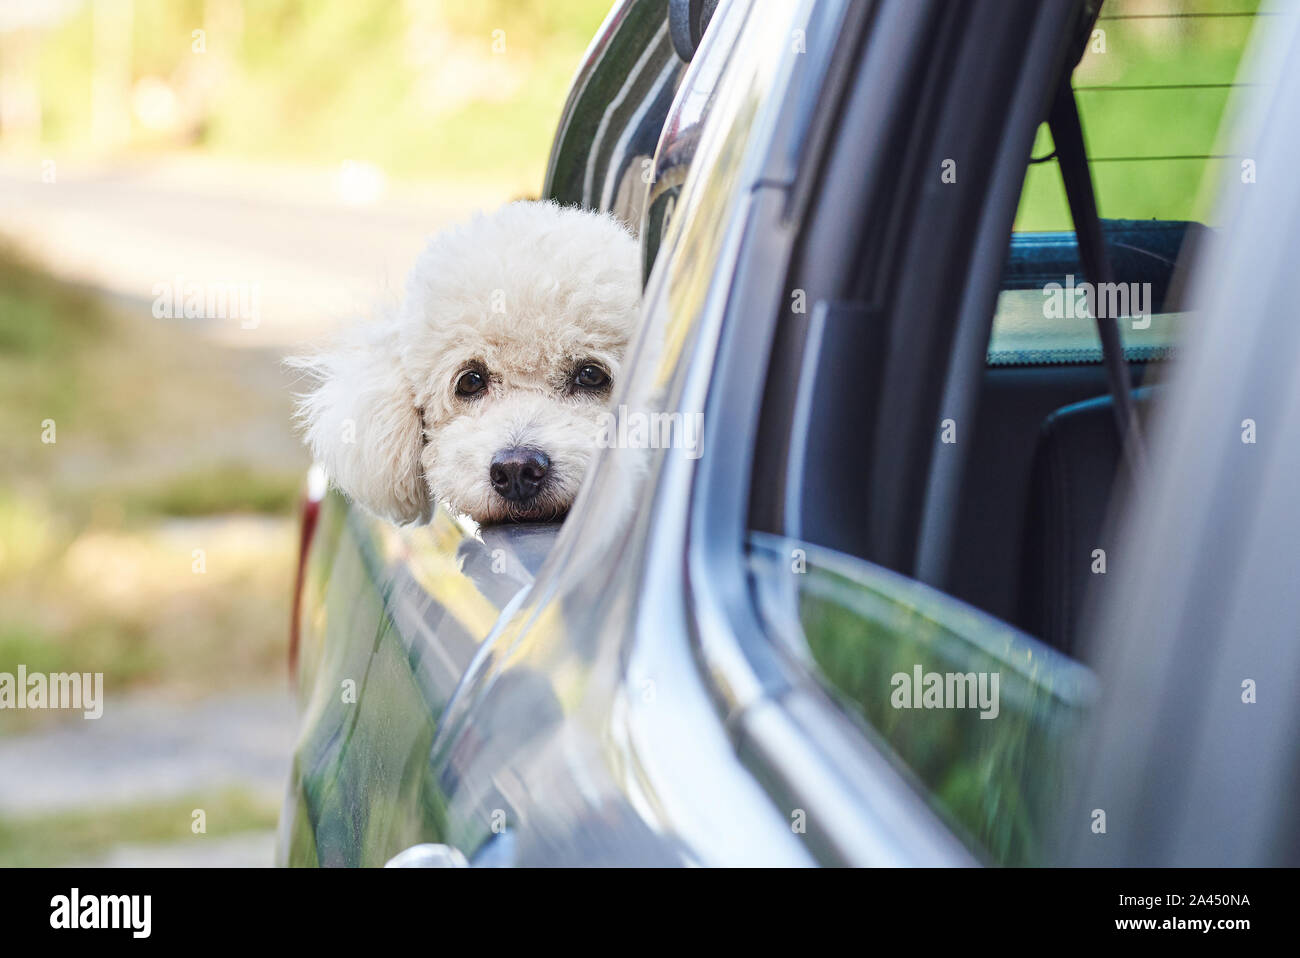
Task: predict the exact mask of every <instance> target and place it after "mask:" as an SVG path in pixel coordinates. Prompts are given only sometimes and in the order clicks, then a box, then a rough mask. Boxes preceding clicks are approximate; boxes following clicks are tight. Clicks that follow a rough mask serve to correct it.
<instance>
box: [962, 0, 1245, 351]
mask: <svg viewBox="0 0 1300 958" xmlns="http://www.w3.org/2000/svg"><path fill="white" fill-rule="evenodd" d="M1259 7H1260V4H1259V3H1258V0H1224V2H1221V3H1216V4H1214V7H1213V9H1202V8H1199V7H1198V8H1197V9H1195V10H1192V9H1191V8H1190V7H1189V6H1188V5H1185V4H1169V5H1164V4H1162V5H1159V6H1153V5H1152V4H1150V3H1146V2H1143V0H1107V2H1106V3H1104V4H1103V5H1102V9H1101V15H1100V17H1099V18H1098V20H1097V22H1096V24H1095V27H1094V29H1093V32H1092V36H1091V38H1090V40H1089V42H1088V45H1087V47H1086V49H1085V53H1084V55H1083V58H1082V60H1081V61H1080V63H1079V65H1078V66H1077V67H1076V68H1075V71H1074V76H1073V82H1074V89H1075V97H1076V100H1077V102H1078V104H1079V114H1080V118H1081V120H1082V123H1083V128H1084V135H1085V139H1086V142H1087V148H1088V156H1089V163H1090V166H1091V172H1092V179H1093V184H1094V187H1095V190H1096V195H1097V204H1098V208H1099V211H1100V214H1101V216H1102V217H1103V218H1104V219H1105V220H1106V221H1107V222H1106V232H1107V236H1108V240H1109V243H1110V246H1111V251H1112V252H1111V259H1112V262H1113V264H1114V267H1115V273H1116V278H1117V280H1119V282H1118V283H1117V284H1115V287H1114V288H1111V289H1107V290H1100V291H1099V290H1094V289H1091V288H1090V287H1089V286H1088V284H1087V283H1086V282H1085V278H1084V277H1082V276H1080V275H1078V273H1079V270H1078V268H1077V256H1076V255H1075V253H1074V234H1073V227H1072V225H1071V220H1070V212H1069V206H1068V204H1067V202H1066V198H1065V191H1064V188H1063V187H1062V184H1061V176H1060V171H1059V170H1058V169H1057V165H1056V163H1055V162H1054V161H1053V160H1052V159H1051V157H1052V156H1053V153H1052V150H1053V144H1052V138H1051V135H1050V133H1049V132H1048V129H1047V126H1046V124H1044V125H1043V126H1042V127H1041V128H1040V129H1039V132H1038V137H1037V140H1036V142H1035V144H1034V149H1033V156H1034V158H1035V160H1036V162H1032V163H1030V164H1029V167H1028V170H1027V172H1026V175H1025V183H1024V189H1023V191H1022V194H1021V198H1020V204H1019V207H1018V209H1017V213H1016V225H1015V235H1014V236H1013V238H1012V244H1011V255H1010V257H1009V261H1008V266H1007V269H1006V272H1005V274H1004V277H1003V291H1002V293H1001V295H1000V297H999V301H998V308H997V312H996V315H995V318H994V325H993V335H992V338H991V340H990V343H989V355H988V359H989V364H990V365H992V366H1006V365H1030V364H1036V363H1052V362H1100V361H1101V350H1100V347H1099V346H1098V344H1097V342H1096V333H1095V329H1094V328H1093V326H1092V322H1091V316H1092V315H1093V313H1092V312H1091V311H1092V310H1096V309H1098V308H1100V309H1103V310H1108V311H1110V312H1111V314H1112V315H1115V316H1116V317H1117V318H1118V317H1129V318H1132V319H1133V321H1132V322H1125V323H1121V324H1120V332H1121V337H1122V338H1123V340H1124V344H1125V349H1126V352H1127V353H1128V358H1129V359H1130V360H1131V361H1147V360H1152V359H1163V358H1165V357H1166V356H1167V355H1168V354H1169V352H1170V350H1171V348H1172V346H1173V345H1174V344H1175V343H1176V340H1177V336H1178V333H1179V330H1180V329H1182V328H1184V322H1183V316H1182V315H1181V314H1182V313H1183V309H1182V305H1183V304H1182V290H1183V288H1184V287H1185V280H1184V278H1183V277H1181V276H1179V275H1177V269H1178V265H1179V260H1180V254H1182V253H1183V251H1184V250H1185V249H1186V250H1187V251H1189V252H1190V250H1191V249H1192V248H1193V246H1194V244H1195V243H1196V242H1197V241H1198V239H1199V238H1200V236H1201V235H1202V233H1203V232H1204V228H1205V227H1206V226H1210V225H1213V218H1214V209H1215V204H1214V190H1215V188H1216V187H1217V186H1218V185H1219V184H1220V183H1221V182H1222V180H1223V177H1224V174H1225V172H1227V171H1226V170H1225V167H1228V166H1231V167H1233V168H1234V169H1235V168H1237V167H1240V169H1241V176H1242V177H1243V182H1245V181H1246V180H1248V179H1250V178H1251V177H1253V175H1254V171H1253V169H1251V166H1250V160H1249V158H1247V157H1238V156H1235V155H1233V154H1232V153H1231V151H1230V150H1229V149H1228V148H1227V147H1226V146H1225V144H1224V138H1225V133H1226V129H1225V127H1226V124H1225V123H1224V120H1225V118H1226V117H1227V116H1228V115H1229V112H1230V110H1229V107H1230V103H1231V102H1232V98H1233V96H1234V95H1235V94H1236V93H1237V90H1238V88H1239V85H1240V84H1239V80H1238V72H1239V66H1240V64H1241V60H1242V56H1243V53H1244V51H1245V49H1246V44H1247V41H1248V39H1249V37H1250V34H1251V31H1252V29H1254V27H1255V26H1256V24H1257V23H1258V22H1259V21H1260V20H1261V19H1263V18H1266V17H1267V16H1268V12H1267V10H1265V11H1263V12H1261V11H1260V10H1259Z"/></svg>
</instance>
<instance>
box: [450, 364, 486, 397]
mask: <svg viewBox="0 0 1300 958" xmlns="http://www.w3.org/2000/svg"><path fill="white" fill-rule="evenodd" d="M486 386H487V379H486V377H484V375H483V374H482V373H481V372H479V371H478V370H477V369H467V370H465V371H464V372H463V373H461V374H460V378H459V379H457V380H456V395H457V396H473V395H475V394H477V393H481V392H482V391H483V389H484V388H485V387H486Z"/></svg>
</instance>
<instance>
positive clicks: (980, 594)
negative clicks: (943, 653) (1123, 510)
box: [948, 3, 1253, 657]
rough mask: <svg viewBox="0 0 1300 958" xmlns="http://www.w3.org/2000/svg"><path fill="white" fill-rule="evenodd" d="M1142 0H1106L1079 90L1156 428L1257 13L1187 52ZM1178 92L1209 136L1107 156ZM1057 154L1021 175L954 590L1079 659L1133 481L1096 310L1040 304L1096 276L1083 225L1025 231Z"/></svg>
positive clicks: (1132, 361)
mask: <svg viewBox="0 0 1300 958" xmlns="http://www.w3.org/2000/svg"><path fill="white" fill-rule="evenodd" d="M1131 6H1132V5H1127V6H1126V5H1123V4H1116V3H1111V4H1106V5H1104V6H1103V8H1102V10H1101V16H1100V18H1099V19H1098V21H1097V22H1096V24H1095V26H1094V37H1099V36H1101V35H1102V34H1101V33H1098V32H1096V31H1103V32H1104V35H1105V42H1102V43H1096V42H1090V44H1089V45H1088V47H1087V48H1086V50H1085V53H1084V56H1083V58H1082V59H1081V61H1080V63H1079V65H1078V66H1077V67H1076V68H1075V71H1074V78H1073V86H1074V91H1075V94H1074V95H1075V98H1076V100H1077V102H1078V103H1079V112H1080V114H1081V120H1082V124H1083V128H1084V131H1085V134H1086V135H1087V138H1088V141H1089V158H1088V162H1089V167H1090V171H1091V174H1092V178H1093V181H1094V183H1095V184H1096V191H1097V200H1098V204H1097V205H1098V206H1099V207H1100V209H1101V211H1103V212H1109V211H1110V210H1111V209H1112V208H1113V209H1114V211H1115V212H1117V213H1120V214H1121V215H1123V216H1125V217H1127V218H1125V219H1113V218H1109V219H1103V220H1102V221H1101V226H1102V232H1103V235H1104V238H1105V246H1106V252H1107V255H1108V258H1109V260H1110V266H1111V270H1112V274H1113V279H1114V281H1115V282H1117V283H1120V284H1122V285H1123V286H1125V287H1127V288H1128V289H1129V290H1133V291H1138V290H1146V291H1147V300H1148V301H1147V302H1146V303H1145V304H1144V309H1145V310H1147V311H1149V313H1150V315H1149V316H1145V317H1142V318H1141V319H1135V320H1134V321H1133V322H1129V321H1127V317H1120V321H1119V323H1118V327H1119V332H1120V335H1121V338H1122V340H1123V358H1124V363H1125V366H1126V367H1127V370H1126V371H1127V376H1128V378H1129V381H1130V383H1131V386H1132V396H1133V400H1134V405H1135V409H1136V413H1137V418H1138V421H1139V423H1140V424H1141V426H1142V427H1144V428H1143V432H1144V433H1147V434H1149V432H1150V429H1149V428H1147V427H1149V420H1150V418H1151V417H1152V416H1153V415H1154V414H1155V413H1157V412H1158V410H1159V408H1160V395H1161V388H1160V385H1159V382H1160V380H1161V379H1162V378H1164V377H1165V375H1166V373H1167V372H1168V369H1167V366H1168V363H1169V362H1170V361H1171V360H1172V359H1173V358H1174V356H1175V354H1176V347H1177V340H1178V337H1179V335H1180V333H1181V332H1182V330H1183V328H1184V324H1185V322H1186V321H1187V317H1188V315H1189V314H1188V313H1187V312H1186V308H1187V307H1186V304H1185V302H1184V299H1185V295H1186V289H1187V286H1188V272H1189V262H1190V261H1191V260H1193V258H1194V254H1195V251H1196V250H1197V249H1198V248H1199V246H1200V243H1201V242H1202V241H1203V239H1204V236H1205V234H1206V231H1207V229H1208V227H1207V226H1206V225H1205V223H1204V222H1201V221H1198V219H1208V217H1209V215H1210V211H1209V204H1208V203H1207V202H1206V201H1205V200H1203V199H1200V198H1199V197H1194V196H1191V195H1188V194H1191V193H1194V192H1195V191H1194V190H1193V189H1192V187H1195V186H1203V185H1204V182H1205V181H1206V180H1212V179H1213V174H1217V173H1218V172H1220V163H1222V162H1223V161H1224V159H1225V158H1224V157H1222V156H1218V155H1216V149H1215V142H1214V140H1213V139H1212V138H1213V137H1215V136H1217V134H1218V127H1219V122H1220V119H1221V117H1222V115H1223V111H1224V108H1225V107H1226V104H1227V101H1228V97H1229V95H1230V93H1231V90H1232V88H1233V86H1234V85H1235V84H1234V80H1233V73H1234V71H1235V66H1236V59H1235V58H1234V57H1233V53H1235V54H1236V56H1240V53H1241V51H1242V49H1243V48H1244V44H1245V39H1246V36H1247V34H1248V31H1249V27H1250V25H1251V24H1250V21H1251V20H1252V19H1253V18H1251V17H1236V18H1233V19H1232V20H1229V21H1227V23H1226V25H1225V24H1224V23H1222V22H1221V23H1220V24H1218V25H1216V30H1217V31H1218V34H1219V43H1220V46H1221V47H1223V48H1224V51H1225V52H1224V56H1223V57H1222V58H1220V59H1217V60H1211V61H1209V62H1204V63H1197V62H1186V61H1184V60H1183V59H1182V58H1181V57H1180V56H1179V54H1178V53H1177V51H1178V50H1179V49H1180V46H1181V45H1182V44H1184V43H1186V41H1187V36H1188V30H1189V28H1188V27H1187V26H1186V24H1185V21H1180V19H1179V18H1178V17H1177V16H1176V15H1171V14H1167V13H1166V14H1164V15H1156V14H1145V15H1143V17H1142V18H1141V19H1137V18H1132V17H1133V13H1132V12H1131V11H1130V10H1129V7H1131ZM1162 31H1163V33H1162ZM1130 47H1132V48H1135V51H1136V52H1135V54H1134V55H1132V56H1131V58H1132V62H1130V63H1125V64H1123V66H1122V68H1121V69H1122V76H1121V77H1120V78H1117V80H1108V82H1105V83H1098V82H1096V81H1095V80H1094V79H1093V78H1094V77H1098V76H1107V75H1114V74H1115V73H1116V72H1117V71H1116V70H1115V66H1114V63H1113V60H1114V58H1116V57H1117V56H1123V55H1125V53H1124V51H1126V50H1127V49H1128V48H1130ZM1107 57H1110V58H1112V59H1111V60H1110V61H1107ZM1144 58H1145V59H1144ZM1129 77H1133V78H1135V79H1139V80H1142V81H1144V82H1138V83H1133V82H1129ZM1153 81H1154V82H1153ZM1125 98H1127V100H1128V103H1124V102H1123V100H1124V99H1125ZM1134 100H1136V101H1138V103H1139V104H1140V106H1137V108H1136V109H1135V104H1134V103H1133V101H1134ZM1174 104H1190V106H1191V109H1192V111H1193V112H1194V114H1195V116H1196V122H1193V123H1191V124H1188V125H1189V126H1191V127H1193V128H1194V129H1195V131H1196V132H1197V133H1199V135H1200V136H1201V139H1200V141H1199V142H1195V143H1189V144H1188V150H1187V152H1186V153H1179V154H1178V155H1176V156H1170V155H1168V154H1167V151H1168V147H1167V146H1164V145H1163V144H1160V143H1158V142H1155V139H1156V137H1155V136H1154V131H1155V130H1159V129H1162V127H1161V126H1160V124H1158V123H1153V134H1149V135H1146V136H1142V137H1137V136H1135V137H1132V138H1130V139H1127V140H1120V141H1119V145H1122V146H1123V147H1124V149H1125V151H1126V152H1124V153H1123V154H1118V155H1109V152H1108V151H1107V152H1101V151H1105V150H1106V148H1107V147H1108V146H1109V145H1110V143H1112V142H1115V141H1116V140H1117V138H1116V136H1115V135H1114V134H1113V133H1112V132H1111V127H1112V126H1113V125H1114V124H1115V123H1117V122H1131V120H1130V119H1129V116H1130V114H1132V113H1134V112H1138V113H1146V112H1148V111H1150V113H1151V114H1154V113H1155V112H1156V111H1160V110H1168V109H1170V107H1171V106H1173V105H1174ZM1152 118H1153V120H1154V119H1155V117H1154V116H1153V117H1152ZM1042 139H1043V138H1042V137H1041V136H1040V140H1042ZM1099 147H1100V150H1099ZM1054 154H1055V151H1052V152H1047V153H1045V155H1043V156H1035V157H1034V158H1032V159H1031V160H1030V164H1029V166H1028V170H1027V173H1026V185H1025V192H1024V194H1023V195H1022V201H1021V210H1020V214H1019V215H1018V218H1017V231H1016V232H1015V233H1014V234H1013V235H1012V237H1011V243H1010V251H1009V255H1008V259H1007V263H1006V267H1005V269H1004V272H1003V276H1002V293H1001V295H1000V297H999V303H998V309H997V313H996V315H995V317H994V323H993V331H992V335H991V337H990V341H989V347H988V356H987V363H986V369H985V372H984V375H983V380H982V382H981V384H980V388H979V398H978V405H977V408H978V419H977V422H976V424H975V431H974V438H973V442H974V448H973V450H972V452H971V453H970V460H969V465H968V468H967V471H966V474H965V475H966V484H965V486H964V487H963V491H962V498H961V502H960V509H959V519H958V526H957V534H956V536H955V538H954V548H953V553H952V561H951V565H950V568H949V576H950V579H949V582H948V591H950V592H951V593H952V594H953V595H955V596H957V597H958V598H961V599H963V600H965V601H967V602H969V603H971V604H972V605H975V606H976V607H978V608H980V609H983V610H985V611H987V612H989V613H991V614H993V615H995V616H997V617H999V618H1001V619H1003V620H1005V621H1008V622H1011V623H1012V624H1014V625H1016V626H1018V627H1019V628H1021V629H1022V630H1024V631H1025V632H1027V633H1029V634H1030V635H1033V636H1036V637H1038V638H1040V639H1042V640H1043V641H1045V642H1046V643H1047V644H1049V645H1051V646H1052V647H1054V648H1056V649H1058V650H1060V651H1062V652H1065V653H1067V654H1071V655H1074V656H1075V657H1084V656H1086V652H1085V650H1083V649H1081V648H1080V645H1079V638H1080V637H1079V631H1080V619H1081V616H1082V615H1083V613H1084V610H1085V609H1086V607H1087V603H1088V602H1089V600H1090V598H1091V599H1093V600H1095V599H1096V598H1098V597H1099V596H1100V595H1101V594H1102V592H1103V590H1104V589H1105V584H1106V583H1107V581H1108V580H1107V578H1106V575H1107V574H1112V573H1113V572H1114V571H1115V570H1114V569H1110V568H1107V567H1106V566H1105V565H1104V564H1099V563H1104V562H1105V561H1106V559H1107V558H1110V557H1112V556H1113V552H1112V550H1111V548H1110V546H1111V544H1112V541H1113V530H1112V528H1111V527H1112V525H1113V521H1114V514H1115V513H1116V512H1117V511H1118V507H1119V504H1120V502H1121V501H1122V493H1123V491H1124V488H1125V481H1126V480H1128V479H1130V478H1132V477H1131V475H1130V474H1129V471H1128V469H1127V466H1126V462H1125V460H1126V457H1125V455H1124V451H1123V449H1122V445H1121V440H1120V436H1119V434H1118V430H1117V429H1116V424H1115V417H1114V410H1113V404H1114V397H1113V396H1112V394H1111V393H1110V392H1109V391H1108V384H1107V377H1106V373H1105V369H1104V366H1103V350H1102V347H1101V343H1100V342H1099V339H1098V330H1097V328H1096V326H1095V325H1093V323H1092V322H1091V321H1090V320H1089V319H1088V318H1086V316H1078V315H1076V316H1069V315H1067V316H1064V317H1063V316H1061V315H1059V314H1054V313H1052V312H1051V311H1049V310H1047V309H1045V308H1044V300H1045V295H1046V294H1045V291H1044V290H1045V287H1046V285H1047V284H1049V283H1058V284H1062V285H1063V286H1068V285H1069V284H1070V283H1071V282H1072V281H1074V282H1080V281H1081V279H1080V277H1081V275H1083V274H1085V273H1086V271H1085V270H1084V269H1082V263H1081V257H1080V250H1079V245H1078V242H1077V240H1076V238H1075V235H1074V231H1073V230H1070V229H1066V230H1059V231H1058V230H1048V231H1037V230H1030V229H1021V221H1022V220H1028V221H1030V222H1029V223H1027V224H1026V225H1029V226H1034V225H1036V224H1035V223H1034V222H1032V221H1033V220H1034V218H1035V217H1034V214H1033V212H1032V211H1031V210H1030V209H1028V207H1030V206H1031V204H1032V203H1033V200H1034V199H1035V197H1036V195H1037V194H1036V191H1038V192H1041V191H1042V189H1043V183H1042V180H1043V179H1044V178H1046V176H1048V175H1052V174H1056V172H1057V171H1056V170H1053V169H1050V168H1051V167H1053V166H1055V165H1056V164H1055V163H1053V162H1050V161H1051V160H1052V159H1054V158H1055V156H1054ZM1171 179H1172V180H1175V181H1177V182H1179V183H1185V184H1188V186H1187V188H1186V189H1185V192H1184V193H1183V194H1182V195H1181V196H1180V195H1177V194H1174V195H1172V196H1171V195H1170V194H1168V193H1165V194H1163V195H1157V196H1148V195H1146V194H1145V193H1144V191H1143V184H1146V183H1149V182H1151V181H1155V182H1161V181H1167V180H1171ZM1198 180H1199V181H1200V182H1199V183H1198ZM1135 200H1136V201H1137V202H1134V201H1135ZM1040 208H1041V207H1040ZM1183 211H1194V212H1195V213H1196V214H1197V216H1198V219H1192V218H1190V217H1188V218H1181V216H1180V218H1175V216H1174V215H1171V213H1173V214H1181V215H1185V213H1184V212H1183ZM1056 215H1057V216H1058V217H1061V218H1062V219H1064V217H1063V216H1062V215H1061V214H1060V213H1058V214H1056ZM1047 218H1050V217H1047ZM1063 225H1072V224H1063ZM1094 550H1102V552H1103V553H1104V556H1103V555H1102V554H1099V553H1096V552H1094ZM1101 573H1104V574H1101Z"/></svg>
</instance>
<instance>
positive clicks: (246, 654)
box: [0, 248, 306, 732]
mask: <svg viewBox="0 0 1300 958" xmlns="http://www.w3.org/2000/svg"><path fill="white" fill-rule="evenodd" d="M0 289H2V290H3V299H2V300H0V302H2V304H3V306H4V308H3V309H2V310H0V382H3V383H4V390H3V391H4V402H3V403H0V439H2V440H3V443H4V447H5V455H4V457H3V458H2V459H0V663H10V665H12V664H14V663H17V662H23V663H25V664H26V665H27V666H28V667H29V668H30V669H33V670H35V671H44V672H55V671H70V670H75V671H95V672H103V673H105V680H106V681H107V682H108V683H109V684H110V686H111V687H112V688H114V689H115V690H119V691H120V690H122V689H126V688H130V687H132V686H135V685H148V686H151V687H152V686H159V685H165V686H167V687H169V688H171V689H173V690H177V691H180V692H182V693H184V692H192V693H194V694H199V693H203V692H212V691H217V690H219V689H221V688H223V687H230V686H234V685H238V684H243V683H248V682H257V683H265V682H266V681H268V680H271V681H273V680H274V678H275V677H276V676H277V675H280V674H282V672H283V669H284V655H285V642H286V638H285V636H286V634H287V627H288V617H289V600H290V589H291V578H292V575H293V568H294V561H293V556H294V547H295V538H294V537H295V534H296V526H295V520H294V518H293V511H294V504H295V502H296V501H297V498H298V495H299V488H300V482H301V477H302V475H303V470H304V469H305V466H306V454H305V452H304V451H303V450H302V448H301V445H300V443H299V442H298V440H297V438H296V437H295V436H294V435H293V432H292V427H291V425H290V402H291V401H290V399H289V396H288V393H287V390H286V389H284V388H282V387H283V384H281V383H276V382H275V381H274V379H273V378H271V377H267V376H261V377H258V376H250V375H249V373H248V367H249V365H250V364H265V365H266V366H267V367H269V368H270V369H271V370H272V371H274V370H275V363H276V359H275V358H274V357H266V356H259V355H256V354H254V353H251V352H247V351H237V350H230V349H223V348H222V347H219V346H216V345H214V344H210V343H202V342H200V341H199V340H198V339H197V337H196V335H195V334H194V333H193V332H192V331H189V330H186V329H185V328H183V327H177V326H173V325H169V324H168V323H166V322H165V321H156V320H152V319H151V318H150V319H143V320H142V319H141V318H140V317H138V316H127V315H123V314H122V313H121V312H120V311H119V309H118V308H117V307H115V306H113V305H111V304H109V303H108V302H106V301H104V300H102V299H100V298H98V297H96V296H94V295H92V294H91V293H89V292H86V291H84V290H81V289H80V288H78V287H75V286H71V285H68V284H66V283H63V282H60V281H59V280H57V279H55V278H53V277H51V276H49V275H47V274H46V273H44V272H43V271H42V270H41V269H40V267H39V266H38V265H36V264H34V263H32V262H30V261H28V260H27V259H25V258H24V257H22V256H21V255H19V254H18V253H16V252H15V251H13V250H12V249H4V248H0ZM261 380H265V381H266V382H265V385H264V388H261V389H258V388H250V385H249V383H250V382H253V383H257V382H259V381H261ZM49 420H53V421H54V425H55V430H56V431H55V433H54V437H55V440H56V441H55V442H53V443H45V442H43V441H42V436H43V434H44V432H45V428H44V425H43V424H44V423H46V422H47V421H49ZM268 423H269V424H270V427H269V430H268V425H267V424H268ZM254 427H255V428H256V429H258V430H261V431H262V432H268V431H269V438H267V439H264V440H263V441H262V442H261V443H260V444H249V443H246V442H243V441H242V440H241V438H240V437H241V436H242V435H243V434H244V433H246V432H248V431H250V429H251V428H254ZM228 442H233V443H234V444H233V445H228V444H227V443H228ZM195 550H201V553H202V557H203V559H202V562H201V563H198V564H199V565H201V566H202V571H196V551H195ZM49 714H50V713H22V714H18V713H6V715H5V721H4V728H3V729H0V732H2V731H4V730H9V731H12V730H14V729H17V728H20V727H24V726H26V725H30V724H32V723H33V722H37V721H41V720H43V719H44V718H47V717H48V715H49Z"/></svg>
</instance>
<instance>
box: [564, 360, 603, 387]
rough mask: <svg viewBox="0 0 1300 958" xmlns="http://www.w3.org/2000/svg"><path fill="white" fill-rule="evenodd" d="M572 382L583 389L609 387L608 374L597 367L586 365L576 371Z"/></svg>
mask: <svg viewBox="0 0 1300 958" xmlns="http://www.w3.org/2000/svg"><path fill="white" fill-rule="evenodd" d="M573 381H574V383H576V384H577V385H579V386H581V387H582V388H583V389H603V388H605V387H606V386H608V385H609V373H607V372H605V370H603V369H601V368H600V367H599V366H594V365H592V364H591V363H588V364H587V365H585V366H583V367H582V368H580V369H579V370H578V374H577V375H576V376H574V377H573Z"/></svg>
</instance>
